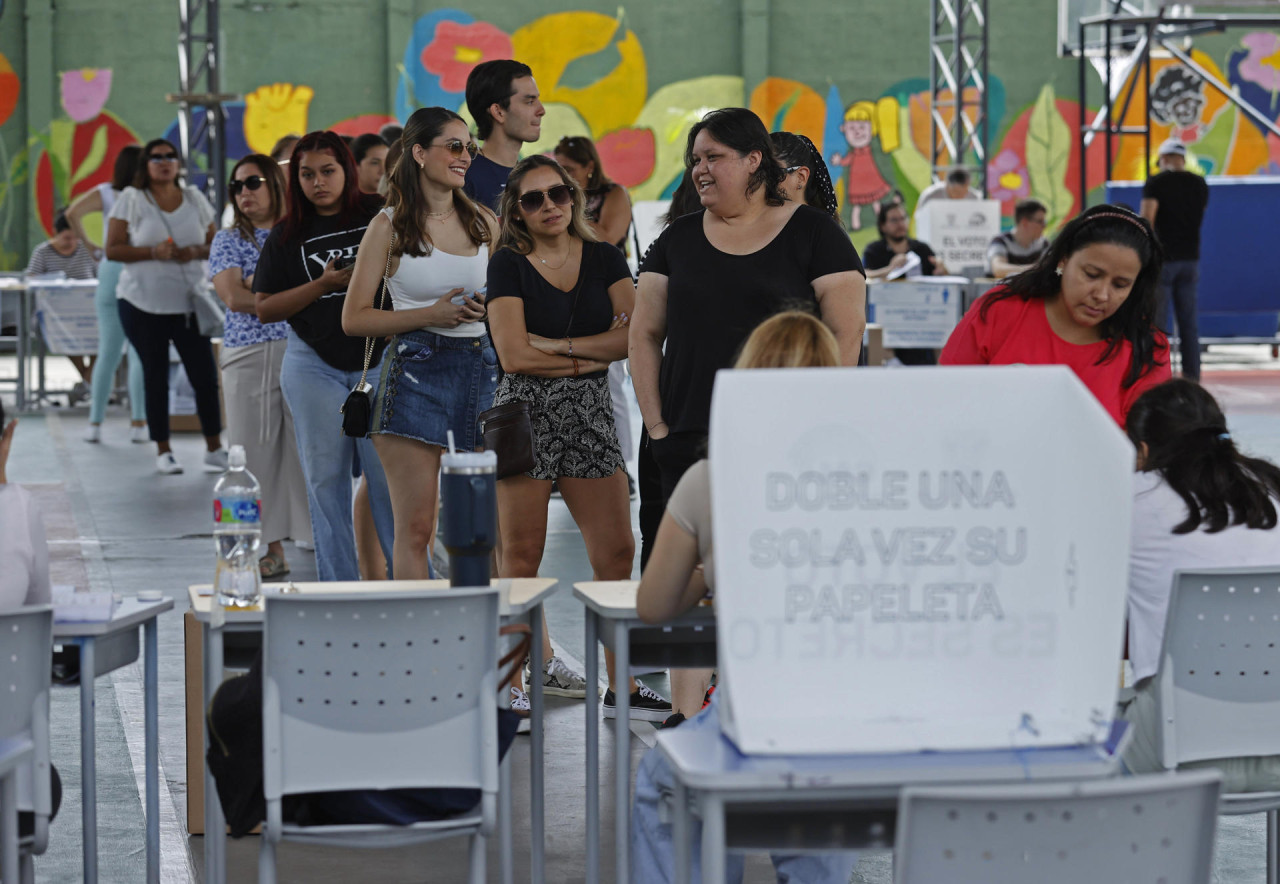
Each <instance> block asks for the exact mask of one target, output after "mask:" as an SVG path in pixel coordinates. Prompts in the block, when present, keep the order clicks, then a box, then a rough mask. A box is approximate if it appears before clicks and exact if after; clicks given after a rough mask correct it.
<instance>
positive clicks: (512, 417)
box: [480, 402, 537, 479]
mask: <svg viewBox="0 0 1280 884" xmlns="http://www.w3.org/2000/svg"><path fill="white" fill-rule="evenodd" d="M480 435H482V436H484V447H485V450H486V451H492V452H494V453H496V454H497V455H498V473H497V476H498V478H499V479H506V478H507V477H508V476H514V475H516V474H518V473H527V472H529V470H531V469H533V467H534V464H536V463H537V458H536V457H535V456H534V453H533V414H532V411H531V410H530V407H529V403H528V402H508V403H507V404H506V405H498V406H495V407H493V408H490V409H489V410H488V411H482V412H480Z"/></svg>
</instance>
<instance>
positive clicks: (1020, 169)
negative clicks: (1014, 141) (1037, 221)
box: [987, 150, 1031, 214]
mask: <svg viewBox="0 0 1280 884" xmlns="http://www.w3.org/2000/svg"><path fill="white" fill-rule="evenodd" d="M987 193H988V194H989V195H990V197H991V198H992V199H993V200H1000V202H1002V203H1014V202H1017V201H1018V200H1024V199H1026V198H1027V197H1028V196H1030V195H1031V179H1030V175H1028V174H1027V166H1026V164H1025V163H1024V162H1023V161H1022V158H1021V157H1019V156H1018V155H1017V154H1016V153H1014V152H1013V151H1011V150H1002V151H1000V153H998V154H996V158H995V159H994V160H992V161H991V163H990V164H989V165H988V166H987ZM1006 208H1007V207H1006ZM1005 214H1009V213H1008V211H1006V212H1005Z"/></svg>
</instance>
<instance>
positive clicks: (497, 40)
mask: <svg viewBox="0 0 1280 884" xmlns="http://www.w3.org/2000/svg"><path fill="white" fill-rule="evenodd" d="M511 56H512V52H511V38H510V37H508V36H507V35H506V34H504V33H503V32H502V31H500V30H498V29H497V28H496V27H494V26H493V25H491V24H489V23H488V22H483V21H478V22H473V23H471V24H460V23H458V22H455V21H442V22H440V24H439V25H438V26H437V27H436V33H435V39H433V40H432V41H431V42H430V43H429V44H427V47H426V48H425V49H423V50H422V55H421V57H420V60H421V62H422V67H423V68H424V69H425V70H426V71H428V72H430V73H432V74H435V75H436V76H438V77H439V78H440V88H441V89H443V90H444V91H446V92H462V91H464V90H465V89H466V87H467V75H469V74H470V73H471V70H472V68H474V67H475V66H476V65H478V64H481V63H483V62H486V61H492V60H493V59H495V58H511Z"/></svg>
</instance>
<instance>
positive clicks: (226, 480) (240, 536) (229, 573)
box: [213, 445, 262, 608]
mask: <svg viewBox="0 0 1280 884" xmlns="http://www.w3.org/2000/svg"><path fill="white" fill-rule="evenodd" d="M227 460H228V468H227V471H226V472H225V473H223V474H222V477H221V478H220V479H218V482H217V484H216V485H214V486H213V542H214V544H215V545H216V546H217V549H218V568H217V572H216V573H215V575H214V578H213V592H214V596H215V597H216V598H217V600H218V602H219V604H221V605H223V606H224V607H228V608H248V607H252V606H253V605H256V604H258V602H260V601H261V600H262V579H261V577H260V576H259V572H258V547H259V546H260V545H261V544H262V500H261V498H260V495H261V494H262V489H261V487H260V486H259V485H258V480H257V479H255V478H254V476H253V473H251V472H249V471H248V470H246V469H245V467H244V446H243V445H232V446H231V450H230V452H229V453H228V458H227Z"/></svg>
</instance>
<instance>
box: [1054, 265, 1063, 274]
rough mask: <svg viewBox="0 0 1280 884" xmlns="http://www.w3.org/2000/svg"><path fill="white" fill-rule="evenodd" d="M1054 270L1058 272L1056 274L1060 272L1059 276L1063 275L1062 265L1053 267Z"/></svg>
mask: <svg viewBox="0 0 1280 884" xmlns="http://www.w3.org/2000/svg"><path fill="white" fill-rule="evenodd" d="M1053 272H1054V273H1056V274H1058V275H1059V276H1061V275H1062V268H1061V267H1055V268H1053Z"/></svg>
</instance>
